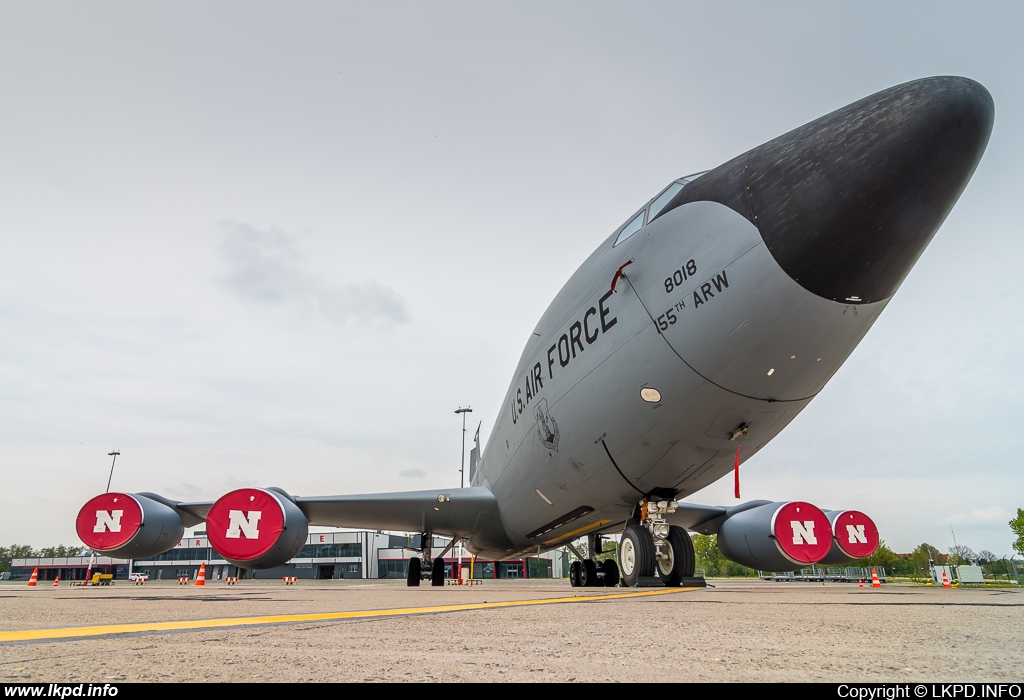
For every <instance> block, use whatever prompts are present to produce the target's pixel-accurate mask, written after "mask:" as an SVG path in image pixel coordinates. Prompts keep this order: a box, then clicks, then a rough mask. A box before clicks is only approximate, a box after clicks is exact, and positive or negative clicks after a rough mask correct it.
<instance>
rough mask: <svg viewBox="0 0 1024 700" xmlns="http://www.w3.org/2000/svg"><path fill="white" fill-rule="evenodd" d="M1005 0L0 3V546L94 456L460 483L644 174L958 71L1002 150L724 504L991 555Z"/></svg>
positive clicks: (45, 526) (1017, 481)
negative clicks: (977, 88)
mask: <svg viewBox="0 0 1024 700" xmlns="http://www.w3.org/2000/svg"><path fill="white" fill-rule="evenodd" d="M705 5H706V6H705ZM1022 7H1024V6H1021V5H1019V4H1016V3H999V4H991V5H984V4H982V5H978V4H967V3H962V2H958V3H945V4H943V3H936V2H927V3H911V2H908V3H889V2H887V3H870V2H868V3H820V2H812V3H805V4H800V3H760V2H750V3H714V6H712V4H711V3H706V4H704V3H701V4H698V3H684V2H666V3H660V2H644V3H628V4H627V3H604V2H594V1H592V0H587V1H585V2H568V1H563V2H558V3H550V2H537V3H530V2H516V3H495V2H430V3H425V2H404V3H400V2H393V3H369V2H366V3H358V4H355V3H351V4H345V3H336V2H335V3H327V2H324V3H304V2H297V3H259V2H250V1H246V2H238V3H231V2H218V3H208V2H196V3H192V2H173V3H170V2H168V3H156V2H154V3H134V2H132V3H129V2H125V3H101V2H95V3H87V4H86V3H30V2H22V3H17V2H9V3H5V4H3V5H2V6H0V334H2V335H0V475H2V479H3V483H2V488H0V544H4V545H6V544H11V543H22V544H32V545H34V546H44V545H53V544H58V543H69V544H70V543H76V542H77V538H76V536H75V530H74V519H75V516H76V514H77V512H78V509H79V508H80V507H81V505H82V504H83V503H84V502H85V501H86V500H88V499H89V498H90V497H92V496H94V495H96V494H98V493H101V492H102V491H103V490H104V488H105V486H106V481H107V476H108V471H109V468H110V458H109V457H108V456H107V453H108V452H109V451H111V450H113V449H119V450H120V451H121V456H120V457H119V458H118V461H117V467H116V470H115V472H114V477H113V485H112V487H113V488H114V489H115V490H122V491H156V492H158V493H161V494H163V495H165V496H167V497H170V498H175V499H182V500H185V499H210V500H213V499H215V498H217V497H218V496H220V495H221V494H223V493H224V492H226V491H228V490H230V489H232V488H237V487H241V486H253V485H255V486H269V485H276V486H281V487H283V488H285V489H286V490H288V491H289V492H291V493H293V494H299V495H315V494H334V493H358V492H375V491H388V490H409V489H419V488H433V487H447V486H451V485H457V484H458V480H459V474H458V468H459V460H460V449H461V422H460V420H459V417H458V416H456V415H455V414H454V410H455V409H456V408H458V407H459V406H460V405H461V406H465V405H471V406H472V407H473V413H472V414H471V418H472V419H473V423H472V424H471V427H470V431H471V432H470V437H472V430H473V429H475V427H476V421H483V431H482V433H483V435H484V437H485V438H486V435H487V434H488V432H489V430H490V428H491V426H492V425H493V422H494V420H495V418H496V415H497V413H498V411H499V410H500V407H501V401H502V398H503V396H504V393H505V390H506V388H507V386H508V383H509V382H510V381H511V379H512V371H513V369H514V366H515V363H516V361H517V360H518V358H519V355H520V353H521V351H522V347H523V344H524V343H525V341H526V339H527V337H528V336H529V334H530V332H531V330H532V329H533V327H534V325H535V324H536V322H537V320H538V318H539V317H540V315H541V313H542V312H543V311H544V309H545V308H546V306H547V303H548V302H549V301H550V299H551V298H552V297H553V296H554V294H555V293H556V292H557V291H558V289H559V288H560V287H561V286H562V284H563V283H564V282H565V281H566V280H567V279H568V277H569V276H570V274H571V273H572V272H573V271H574V270H575V269H576V267H577V266H578V265H579V264H580V263H581V262H582V261H583V260H584V258H586V256H587V255H588V254H589V253H590V252H591V251H592V250H593V249H594V247H596V246H597V245H598V244H599V243H600V242H601V241H603V240H604V239H605V237H606V236H607V235H608V234H610V233H611V231H612V230H613V229H615V228H616V227H617V226H618V225H619V224H621V223H622V222H623V221H624V220H625V218H626V217H627V216H628V215H629V214H631V213H632V212H633V211H635V210H636V209H637V207H639V206H640V205H641V204H643V202H644V201H645V200H646V199H647V198H649V197H651V196H652V195H653V194H655V193H656V192H657V191H658V190H659V189H660V188H661V187H663V186H664V185H665V184H667V183H668V182H669V181H670V180H672V179H673V178H676V177H678V176H680V175H684V174H687V173H691V172H694V171H698V170H704V169H707V168H711V167H714V166H716V165H719V164H720V163H722V162H724V161H725V160H727V159H729V158H732V157H733V156H736V155H738V154H739V153H741V152H743V151H745V150H747V149H749V148H752V147H754V146H757V145H758V144H760V143H762V142H764V141H766V140H768V139H770V138H772V137H774V136H777V135H779V134H782V133H784V132H786V131H788V130H790V129H792V128H794V127H797V126H799V125H801V124H804V123H805V122H807V121H810V120H812V119H814V118H816V117H818V116H820V115H822V114H825V113H826V112H829V111H831V110H833V109H836V108H839V107H841V106H843V105H845V104H847V103H849V102H852V101H854V100H857V99H859V98H861V97H864V96H866V95H869V94H871V93H873V92H876V91H878V90H881V89H884V88H887V87H890V86H892V85H896V84H898V83H902V82H905V81H907V80H912V79H915V78H920V77H924V76H929V75H943V74H953V75H963V76H967V77H970V78H973V79H975V80H978V81H979V82H981V83H982V84H984V85H985V86H986V87H987V88H988V89H989V91H990V92H991V93H992V95H993V97H994V99H995V104H996V121H995V128H994V131H993V134H992V139H991V141H990V142H989V146H988V151H987V153H986V154H985V156H984V158H983V159H982V161H981V165H980V166H979V168H978V170H977V172H976V174H975V176H974V179H973V180H972V181H971V183H970V185H969V186H968V187H967V190H966V191H965V192H964V194H963V196H962V197H961V200H960V202H959V203H958V204H957V206H956V207H955V208H954V209H953V212H952V214H951V215H950V217H949V218H948V219H947V221H946V223H945V225H944V226H943V227H942V229H941V230H940V231H939V233H938V234H937V235H936V237H935V239H934V241H933V242H932V244H931V246H930V247H929V248H928V249H927V250H926V251H925V253H924V255H923V256H922V257H921V259H920V261H919V262H918V264H917V266H916V268H915V269H914V270H913V271H912V272H911V274H910V276H909V277H908V279H907V281H906V282H905V283H904V285H903V287H902V288H901V289H900V291H899V292H898V294H897V295H896V297H895V299H894V300H893V301H892V302H891V303H890V305H889V307H888V309H887V310H886V311H885V313H884V314H882V316H881V319H880V320H879V321H878V323H877V324H876V325H875V327H874V328H873V329H872V330H871V332H870V333H868V335H867V337H866V339H865V340H864V341H863V342H862V343H861V345H860V346H859V348H858V349H857V350H856V351H855V352H854V353H853V355H852V357H851V358H850V359H849V360H848V361H847V363H846V364H845V365H844V366H843V368H842V369H841V370H840V371H839V373H838V374H837V375H836V376H835V378H834V379H833V380H832V381H831V382H830V383H829V385H828V386H826V388H825V389H824V391H823V392H822V393H821V394H820V395H819V397H818V398H817V399H815V401H814V402H812V404H811V405H810V406H809V407H808V408H807V409H806V410H805V411H804V412H803V413H802V414H801V415H800V416H799V417H798V418H797V419H796V420H795V421H794V422H793V424H792V425H791V426H790V427H789V428H787V429H786V430H785V431H784V432H783V433H782V434H781V435H780V436H779V437H778V438H776V440H775V441H774V442H773V443H772V444H770V445H769V446H768V447H766V448H765V449H764V450H763V451H762V452H761V453H759V454H758V455H757V456H756V457H754V458H753V459H751V460H750V461H749V462H747V463H746V464H745V465H744V467H743V496H744V500H746V499H753V498H767V499H778V500H782V499H786V500H790V499H802V500H808V501H811V502H813V503H816V504H817V505H819V506H822V507H825V508H856V509H860V510H863V511H865V512H867V513H868V514H869V515H871V516H872V517H873V518H874V519H875V521H876V522H877V523H878V525H879V529H880V531H881V535H882V538H883V539H884V540H885V541H886V542H887V543H888V544H889V545H890V546H891V547H892V548H893V549H895V550H896V551H909V550H910V549H912V548H913V547H914V546H915V545H917V544H920V543H921V542H923V541H927V542H929V543H931V544H933V545H935V546H938V547H939V548H940V549H942V550H943V551H945V550H946V549H947V548H948V547H949V546H951V545H952V544H953V537H952V532H951V527H952V528H953V529H954V530H955V533H956V539H957V542H959V543H960V544H966V545H968V546H970V547H972V548H974V549H975V550H983V549H987V550H991V551H993V552H995V553H997V554H1007V553H1009V551H1010V542H1011V541H1012V539H1013V535H1012V533H1011V531H1010V529H1009V527H1008V525H1007V521H1008V520H1009V519H1010V518H1011V517H1013V515H1014V514H1015V513H1016V509H1017V508H1018V507H1024V469H1022V467H1021V463H1020V457H1019V454H1020V439H1019V438H1020V437H1021V434H1022V432H1024V431H1022V429H1021V427H1020V426H1019V425H1018V420H1019V419H1020V416H1021V409H1022V408H1024V400H1022V394H1021V391H1022V379H1024V371H1022V369H1021V367H1022V359H1024V358H1022V354H1024V353H1022V350H1021V348H1022V347H1024V323H1022V321H1021V302H1022V301H1024V274H1022V265H1021V261H1022V259H1024V237H1022V236H1021V232H1020V231H1021V226H1020V218H1021V214H1020V210H1021V204H1020V203H1021V198H1022V194H1021V192H1022V187H1021V185H1022V177H1021V172H1020V166H1021V162H1022V160H1024V158H1022V156H1024V143H1022V137H1024V126H1022V125H1024V82H1022V81H1021V79H1020V68H1021V66H1024V42H1022V41H1021V27H1022V26H1024V21H1022V20H1024V9H1022ZM725 482H728V483H724V482H720V483H718V484H715V485H714V486H712V487H710V488H708V489H706V490H705V491H704V492H701V493H699V494H697V495H696V497H694V498H692V499H690V500H693V501H696V502H705V503H714V504H730V503H733V502H734V500H733V498H732V482H731V479H728V478H727V479H726V480H725Z"/></svg>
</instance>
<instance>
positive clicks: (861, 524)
mask: <svg viewBox="0 0 1024 700" xmlns="http://www.w3.org/2000/svg"><path fill="white" fill-rule="evenodd" d="M825 516H826V517H827V518H828V519H829V522H830V523H831V527H832V539H833V542H832V550H831V551H830V552H829V553H828V556H826V557H825V558H824V559H822V560H821V563H822V564H826V565H838V564H850V563H852V562H854V561H856V560H858V559H863V558H864V557H870V556H871V555H872V554H874V553H875V550H876V549H878V544H879V542H880V541H881V540H880V539H879V537H878V528H877V527H875V523H874V522H873V521H872V520H871V518H869V517H868V516H866V515H864V514H863V513H861V512H860V511H859V510H826V511H825Z"/></svg>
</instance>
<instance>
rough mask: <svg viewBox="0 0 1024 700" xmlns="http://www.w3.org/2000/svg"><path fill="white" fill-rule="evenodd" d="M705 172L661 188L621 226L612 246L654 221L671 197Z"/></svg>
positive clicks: (680, 179) (688, 176)
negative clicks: (656, 194) (647, 205)
mask: <svg viewBox="0 0 1024 700" xmlns="http://www.w3.org/2000/svg"><path fill="white" fill-rule="evenodd" d="M707 172H708V171H707V170H705V171H703V172H699V173H694V174H693V175H687V176H686V177H681V178H679V179H678V180H676V181H675V182H673V183H672V184H671V185H669V186H668V187H666V188H665V189H664V190H662V192H661V194H659V195H658V196H657V197H655V198H654V201H653V202H651V206H649V207H647V209H646V210H645V211H641V212H640V213H639V214H637V215H636V216H634V217H633V218H632V219H630V220H629V223H628V224H626V225H625V226H623V227H622V230H621V231H619V235H618V236H616V237H615V243H613V244H612V247H613V248H614V247H615V246H617V245H618V244H619V243H622V242H623V241H624V240H626V239H627V238H629V237H630V236H632V235H633V234H634V233H636V232H637V231H639V230H640V229H642V228H643V227H644V223H645V222H646V223H648V224H649V223H651V222H652V221H654V220H655V219H656V218H657V217H658V216H659V215H660V214H661V213H662V212H663V211H664V210H665V207H667V206H668V204H669V202H671V201H672V199H673V198H674V197H675V196H676V195H677V194H679V193H680V192H681V191H682V189H683V188H684V187H686V185H687V184H689V183H691V182H693V181H694V180H696V179H697V178H698V177H700V176H701V175H704V174H705V173H707ZM645 213H646V214H647V216H646V218H645V217H644V214H645Z"/></svg>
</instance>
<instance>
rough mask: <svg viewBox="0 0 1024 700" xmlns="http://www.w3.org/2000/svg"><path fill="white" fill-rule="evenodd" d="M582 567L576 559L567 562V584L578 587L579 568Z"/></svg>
mask: <svg viewBox="0 0 1024 700" xmlns="http://www.w3.org/2000/svg"><path fill="white" fill-rule="evenodd" d="M582 567H583V565H582V564H580V563H579V562H578V561H574V562H573V563H571V564H569V585H570V586H572V587H573V588H579V587H580V585H582V584H580V569H581V568H582Z"/></svg>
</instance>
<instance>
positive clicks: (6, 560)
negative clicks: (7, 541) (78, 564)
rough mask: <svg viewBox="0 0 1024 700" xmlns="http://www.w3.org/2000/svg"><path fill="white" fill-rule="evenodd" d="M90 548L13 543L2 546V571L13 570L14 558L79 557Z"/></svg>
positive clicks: (0, 549) (0, 560) (0, 555)
mask: <svg viewBox="0 0 1024 700" xmlns="http://www.w3.org/2000/svg"><path fill="white" fill-rule="evenodd" d="M82 552H85V556H89V552H88V550H87V549H86V548H85V547H83V546H82V545H80V544H79V545H66V544H59V545H57V546H56V547H43V548H42V549H33V548H32V546H31V545H27V544H12V545H11V546H9V547H2V546H0V572H4V571H10V570H11V560H12V559H31V558H32V557H77V556H80V555H81V554H82Z"/></svg>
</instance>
